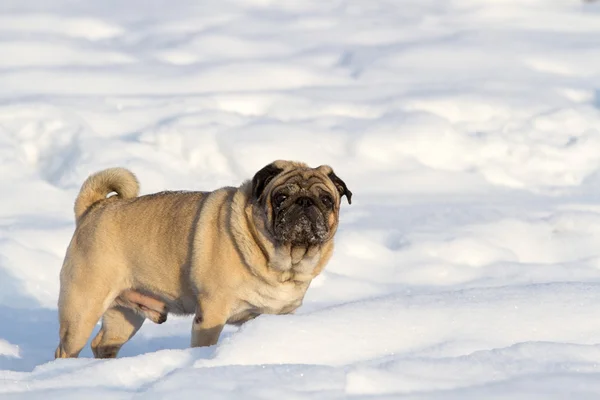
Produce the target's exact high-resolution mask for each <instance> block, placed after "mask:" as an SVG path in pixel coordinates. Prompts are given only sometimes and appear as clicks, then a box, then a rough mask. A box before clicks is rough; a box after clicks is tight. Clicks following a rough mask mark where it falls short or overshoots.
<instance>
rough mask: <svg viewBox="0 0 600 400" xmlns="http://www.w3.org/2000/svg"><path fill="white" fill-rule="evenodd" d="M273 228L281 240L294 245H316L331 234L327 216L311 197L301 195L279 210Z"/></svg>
mask: <svg viewBox="0 0 600 400" xmlns="http://www.w3.org/2000/svg"><path fill="white" fill-rule="evenodd" d="M273 228H274V233H275V237H276V238H277V239H278V240H279V241H281V242H283V243H292V244H294V245H316V244H319V243H323V242H325V241H326V240H327V238H328V236H329V227H328V226H327V221H326V219H325V216H324V215H323V213H322V212H321V210H320V209H319V208H318V207H317V206H316V205H315V203H314V202H313V200H312V199H310V198H309V197H301V198H299V199H297V200H296V202H294V203H293V204H292V205H290V206H289V207H287V208H285V209H282V210H281V211H279V212H278V213H277V215H276V216H275V221H274V226H273Z"/></svg>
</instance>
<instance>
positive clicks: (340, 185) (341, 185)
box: [327, 171, 352, 204]
mask: <svg viewBox="0 0 600 400" xmlns="http://www.w3.org/2000/svg"><path fill="white" fill-rule="evenodd" d="M327 176H329V179H331V180H332V181H333V183H334V184H335V187H336V188H337V190H338V191H339V192H340V196H346V199H348V204H352V192H351V191H350V189H348V186H346V182H344V181H343V180H341V179H340V177H339V176H337V175H336V174H335V172H333V171H331V172H330V173H329V175H327Z"/></svg>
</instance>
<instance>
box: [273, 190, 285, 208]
mask: <svg viewBox="0 0 600 400" xmlns="http://www.w3.org/2000/svg"><path fill="white" fill-rule="evenodd" d="M286 199H287V196H286V195H285V194H282V193H280V194H278V195H277V196H275V198H274V199H273V203H274V205H275V207H280V206H281V205H282V204H283V202H284V201H285V200H286Z"/></svg>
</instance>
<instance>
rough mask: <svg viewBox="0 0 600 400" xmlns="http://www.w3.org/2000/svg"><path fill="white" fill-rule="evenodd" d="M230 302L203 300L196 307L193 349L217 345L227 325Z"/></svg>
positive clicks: (224, 300)
mask: <svg viewBox="0 0 600 400" xmlns="http://www.w3.org/2000/svg"><path fill="white" fill-rule="evenodd" d="M229 312H230V302H229V301H227V300H226V299H222V298H220V299H217V298H202V299H200V301H199V302H198V305H197V306H196V316H195V318H194V324H193V326H192V347H203V346H212V345H214V344H217V341H218V340H219V336H220V335H221V331H222V330H223V327H224V326H225V323H227V319H228V318H229Z"/></svg>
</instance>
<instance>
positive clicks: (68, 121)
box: [0, 0, 600, 400]
mask: <svg viewBox="0 0 600 400" xmlns="http://www.w3.org/2000/svg"><path fill="white" fill-rule="evenodd" d="M599 33H600V3H598V2H578V1H568V0H519V1H516V0H502V1H500V0H497V1H493V0H453V1H442V0H406V1H402V2H400V1H396V0H387V1H386V0H373V1H368V2H367V1H362V0H338V1H330V2H327V1H318V0H305V1H301V2H300V1H289V2H287V1H286V2H283V1H271V0H225V1H220V2H210V1H205V0H201V1H192V0H182V1H178V2H171V1H166V0H156V1H153V2H146V1H142V0H131V1H128V2H120V1H116V0H107V1H102V2H74V1H69V0H53V1H42V0H28V1H22V0H3V1H2V2H1V3H0V87H1V88H2V91H1V92H0V188H1V195H0V398H2V399H3V400H4V399H48V398H61V399H82V398H85V399H108V400H113V399H133V398H138V397H141V398H147V399H163V398H178V399H188V398H189V399H192V398H194V399H195V398H198V397H202V398H210V399H234V398H240V397H242V398H254V399H281V398H285V399H305V398H306V399H308V398H311V399H312V398H315V399H320V398H321V399H337V398H357V399H358V398H360V399H362V398H374V397H377V398H381V399H384V398H394V399H397V398H405V399H461V400H463V399H481V398H485V399H501V398H513V399H528V400H530V399H564V398H577V399H587V398H590V399H596V398H598V396H600V383H598V382H600V379H599V378H600V318H598V317H599V316H600V203H598V199H599V198H600V189H598V188H599V187H600V112H599V110H600V73H599V72H598V71H600V56H599V55H598V54H599V53H598V48H599V46H600V35H599ZM275 159H295V160H302V161H305V162H307V163H309V164H311V165H314V166H317V165H320V164H325V163H326V164H330V165H332V166H333V168H334V169H335V171H336V173H337V174H338V175H339V176H340V177H342V178H343V179H344V180H345V181H346V183H347V184H348V186H349V188H350V189H351V190H352V192H353V193H354V197H353V202H352V205H348V204H346V203H344V204H343V206H342V213H341V222H340V227H339V231H338V234H337V237H336V250H335V253H334V256H333V258H332V260H331V262H330V263H329V265H328V266H327V268H326V270H325V272H324V273H323V274H322V275H321V276H319V277H318V278H317V279H316V280H315V281H314V282H313V284H312V285H311V287H310V289H309V291H308V293H307V296H306V298H305V302H304V305H303V306H302V307H301V308H300V309H299V310H298V312H297V313H296V314H295V315H286V316H269V315H263V316H261V317H259V318H257V319H255V320H253V321H251V322H249V323H247V324H245V325H244V326H242V327H240V328H235V327H227V328H226V330H225V332H224V333H223V335H222V337H221V339H220V340H219V343H218V344H217V345H216V346H212V347H210V348H201V349H190V348H188V346H189V335H190V325H191V317H169V321H167V323H165V324H163V325H160V326H159V325H154V324H152V323H150V322H147V323H146V324H145V325H144V326H143V327H142V329H141V330H140V332H139V333H138V334H137V335H136V336H135V337H134V338H133V339H132V340H131V342H129V343H128V344H126V345H125V347H124V348H123V349H122V351H121V353H120V356H119V358H118V359H116V360H94V359H92V354H91V351H90V349H89V346H88V347H86V349H85V350H84V351H83V353H82V355H81V358H79V359H71V360H56V361H55V360H54V359H53V358H54V349H55V347H56V345H57V343H58V320H57V310H56V301H57V296H58V290H59V284H58V274H59V270H60V267H61V262H62V258H63V256H64V251H65V249H66V246H67V244H68V242H69V240H70V237H71V234H72V232H73V228H74V221H73V211H72V207H73V201H74V199H75V196H76V194H77V192H78V190H79V187H80V185H81V183H82V182H83V180H84V179H85V178H86V177H87V176H88V175H89V174H90V173H92V172H95V171H97V170H99V169H102V168H105V167H113V166H124V167H127V168H130V169H131V170H133V171H134V172H135V173H136V174H137V175H138V177H139V180H140V182H141V190H142V192H143V193H151V192H155V191H160V190H166V189H198V190H209V189H215V188H218V187H220V186H224V185H238V184H239V183H241V182H242V181H243V180H245V179H248V178H250V177H251V176H252V175H253V174H254V173H255V172H256V171H257V170H258V169H259V168H261V167H263V166H264V165H266V164H267V163H269V162H271V161H273V160H275ZM96 329H98V327H97V328H96Z"/></svg>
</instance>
